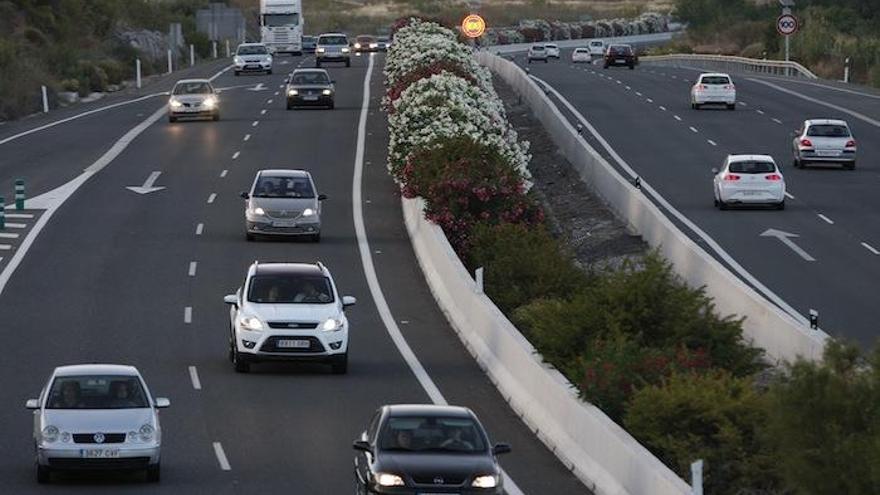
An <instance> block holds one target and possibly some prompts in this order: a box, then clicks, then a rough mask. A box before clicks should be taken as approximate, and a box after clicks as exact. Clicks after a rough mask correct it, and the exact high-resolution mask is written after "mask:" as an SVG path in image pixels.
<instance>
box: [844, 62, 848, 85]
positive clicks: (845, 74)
mask: <svg viewBox="0 0 880 495" xmlns="http://www.w3.org/2000/svg"><path fill="white" fill-rule="evenodd" d="M843 82H845V83H847V84H848V83H849V57H846V61H844V64H843Z"/></svg>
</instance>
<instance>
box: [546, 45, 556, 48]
mask: <svg viewBox="0 0 880 495" xmlns="http://www.w3.org/2000/svg"><path fill="white" fill-rule="evenodd" d="M545 46H546V47H547V48H559V47H558V46H556V45H545Z"/></svg>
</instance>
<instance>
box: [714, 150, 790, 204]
mask: <svg viewBox="0 0 880 495" xmlns="http://www.w3.org/2000/svg"><path fill="white" fill-rule="evenodd" d="M712 172H713V173H714V174H715V179H714V190H715V206H716V207H718V208H720V209H722V210H726V209H727V208H728V207H730V206H731V205H756V204H765V205H772V206H775V207H776V208H777V209H779V210H784V209H785V178H784V177H783V176H782V172H781V171H780V170H779V167H777V166H776V162H775V161H773V157H772V156H768V155H727V158H725V159H724V163H723V164H722V165H721V169H720V170H719V169H712Z"/></svg>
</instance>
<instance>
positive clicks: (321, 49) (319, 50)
mask: <svg viewBox="0 0 880 495" xmlns="http://www.w3.org/2000/svg"><path fill="white" fill-rule="evenodd" d="M315 51H316V52H318V53H324V52H325V50H324V49H323V48H315Z"/></svg>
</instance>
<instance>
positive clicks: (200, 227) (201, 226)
mask: <svg viewBox="0 0 880 495" xmlns="http://www.w3.org/2000/svg"><path fill="white" fill-rule="evenodd" d="M204 230H205V224H203V223H200V224H198V225H196V235H202V232H203V231H204Z"/></svg>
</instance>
